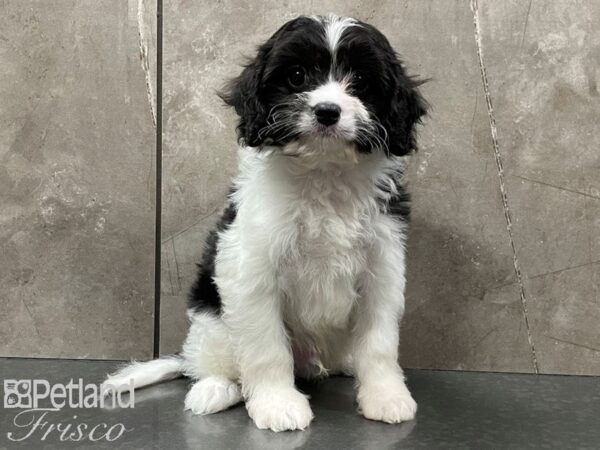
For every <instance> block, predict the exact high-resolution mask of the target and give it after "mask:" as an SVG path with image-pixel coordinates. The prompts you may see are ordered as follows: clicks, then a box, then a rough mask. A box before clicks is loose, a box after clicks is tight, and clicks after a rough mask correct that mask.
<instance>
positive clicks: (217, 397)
mask: <svg viewBox="0 0 600 450" xmlns="http://www.w3.org/2000/svg"><path fill="white" fill-rule="evenodd" d="M241 400H242V394H241V392H240V388H239V386H238V385H237V384H236V383H234V382H233V381H231V380H229V379H227V378H224V377H208V378H204V379H202V380H200V381H198V382H197V383H196V384H194V385H193V386H192V388H191V389H190V391H189V392H188V393H187V395H186V397H185V408H184V409H185V410H188V409H189V410H190V411H191V412H192V413H194V414H200V415H204V414H214V413H216V412H219V411H223V410H225V409H227V408H229V407H231V406H233V405H235V404H236V403H239V402H240V401H241Z"/></svg>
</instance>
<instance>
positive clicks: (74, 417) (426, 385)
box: [0, 359, 600, 450]
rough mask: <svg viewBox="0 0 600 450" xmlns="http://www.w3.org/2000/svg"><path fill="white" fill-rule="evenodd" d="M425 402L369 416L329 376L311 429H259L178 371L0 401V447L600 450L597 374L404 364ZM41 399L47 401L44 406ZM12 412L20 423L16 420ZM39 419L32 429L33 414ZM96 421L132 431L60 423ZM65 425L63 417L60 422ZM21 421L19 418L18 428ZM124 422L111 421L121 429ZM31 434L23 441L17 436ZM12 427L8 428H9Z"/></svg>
mask: <svg viewBox="0 0 600 450" xmlns="http://www.w3.org/2000/svg"><path fill="white" fill-rule="evenodd" d="M117 364H118V363H115V362H109V361H73V360H60V361H59V360H30V359H0V369H1V373H2V375H3V378H4V379H5V380H6V379H45V380H48V381H49V382H50V383H51V384H52V383H65V384H66V383H68V382H69V380H70V379H71V378H73V379H75V380H77V379H78V378H82V379H83V382H84V383H85V384H87V383H97V382H99V381H100V380H101V379H102V377H103V374H105V373H106V372H108V371H110V370H112V369H113V368H114V367H115V366H116V365H117ZM406 372H407V377H408V384H409V385H410V388H411V391H412V392H413V395H414V396H415V398H416V400H417V402H418V403H419V412H418V415H417V419H416V420H415V421H411V422H407V423H404V424H401V425H386V424H380V423H376V422H370V421H368V420H365V419H363V418H362V417H361V416H359V415H358V414H357V413H356V405H355V403H354V393H353V388H352V383H353V382H352V380H351V379H349V378H332V379H329V380H326V381H323V382H320V383H316V384H302V385H301V389H302V390H304V391H305V392H307V393H309V394H310V395H311V404H312V407H313V410H314V413H315V420H314V422H313V424H312V426H311V427H310V429H308V430H307V431H304V432H288V433H279V434H275V433H272V432H269V431H262V430H258V429H257V428H255V427H254V425H253V424H252V422H251V421H250V419H249V418H248V416H247V414H246V410H245V409H244V408H243V407H242V406H238V407H235V408H233V409H231V410H229V411H227V412H223V413H220V414H216V415H213V416H205V417H200V416H193V415H192V414H190V413H189V412H184V411H183V399H184V396H185V393H186V391H187V386H188V381H187V380H185V379H178V380H175V381H171V382H168V383H164V384H161V385H158V386H154V387H150V388H147V389H143V390H140V391H138V392H137V393H136V394H135V407H134V408H132V409H97V408H96V409H93V408H90V409H69V408H63V409H61V410H59V411H49V412H48V413H47V414H46V415H45V416H44V418H43V419H42V420H39V418H40V415H41V413H42V412H43V411H42V412H40V413H38V414H37V416H36V419H34V420H32V417H33V416H32V415H31V413H29V414H30V415H29V416H21V417H20V418H17V419H15V416H16V414H17V413H19V412H20V411H23V410H22V409H9V408H6V407H5V408H3V409H2V411H1V413H0V415H1V420H0V423H1V424H2V428H1V430H2V431H1V433H0V448H1V449H4V448H6V449H11V448H40V447H41V446H43V448H89V447H92V448H127V449H138V448H139V449H142V448H143V449H154V448H156V449H164V448H176V449H182V448H200V449H235V448H245V449H254V448H257V449H262V450H265V449H273V450H275V449H277V450H279V449H295V448H311V449H312V448H323V449H338V448H339V449H377V450H384V449H392V448H402V449H412V448H432V449H433V448H435V449H438V448H451V449H459V448H461V449H462V448H472V449H521V448H536V449H540V448H541V449H550V448H557V449H558V448H560V449H597V448H599V447H600V429H599V428H598V426H597V425H598V417H600V378H592V377H576V376H570V377H566V376H534V375H516V374H499V373H474V372H449V371H428V370H407V371H406ZM40 406H48V405H44V404H41V405H40ZM15 420H16V424H15ZM36 420H39V425H38V427H37V428H36V430H35V431H34V432H31V430H32V428H33V425H34V424H35V421H36ZM69 423H71V424H73V425H72V430H74V429H75V427H76V426H77V424H86V425H87V427H88V431H89V430H91V429H92V428H93V427H94V426H98V428H97V432H96V434H95V435H94V437H98V436H101V435H102V434H103V433H104V432H105V431H106V429H105V430H103V429H102V427H103V426H104V425H103V424H106V428H107V429H108V428H109V427H111V426H116V424H122V425H123V426H124V427H125V428H126V429H127V430H128V431H126V432H124V433H123V435H122V436H121V437H120V438H118V439H116V440H115V441H113V442H107V441H106V440H104V439H101V440H99V441H98V442H95V443H91V442H90V441H89V440H87V441H86V440H82V441H80V442H78V443H74V442H66V443H65V442H60V437H59V436H60V432H59V431H56V429H55V430H52V431H50V432H49V433H48V435H47V437H46V438H45V440H43V441H42V438H43V435H44V433H45V432H46V431H47V429H48V428H49V427H50V426H51V424H54V425H55V426H56V425H58V428H59V430H63V429H64V427H66V426H67V424H69ZM59 424H62V425H59ZM18 425H21V426H20V427H19V426H18ZM118 431H119V429H118V428H114V434H113V435H111V436H116V435H117V434H118ZM30 432H31V435H30V436H29V437H28V438H26V439H24V440H22V441H21V442H18V443H16V442H12V441H11V440H9V437H8V435H10V436H11V437H12V438H13V439H20V438H22V437H23V436H25V435H27V434H28V433H30ZM11 433H12V434H11Z"/></svg>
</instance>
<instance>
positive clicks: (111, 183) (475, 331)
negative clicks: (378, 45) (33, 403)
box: [0, 0, 600, 375]
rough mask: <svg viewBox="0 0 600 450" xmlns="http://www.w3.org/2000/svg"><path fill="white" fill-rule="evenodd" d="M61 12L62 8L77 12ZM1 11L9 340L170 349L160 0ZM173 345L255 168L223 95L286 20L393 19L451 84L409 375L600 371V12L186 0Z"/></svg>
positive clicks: (176, 107)
mask: <svg viewBox="0 0 600 450" xmlns="http://www.w3.org/2000/svg"><path fill="white" fill-rule="evenodd" d="M56 5H60V7H57V6H56ZM56 5H54V6H50V4H49V2H42V1H38V2H35V1H26V2H24V1H22V0H18V1H17V0H9V1H0V8H1V9H2V10H3V11H7V12H8V14H2V16H1V17H0V22H1V25H2V26H1V27H0V30H1V31H0V55H1V56H2V61H3V62H4V61H6V62H4V64H3V65H2V67H0V81H1V83H0V93H1V95H0V98H2V103H0V121H1V127H0V158H1V160H2V163H1V165H0V201H1V202H2V211H0V251H1V253H0V254H2V259H1V260H0V280H1V281H0V302H2V309H1V310H0V314H2V319H3V320H2V321H1V322H0V339H1V340H0V342H1V344H0V350H1V352H2V354H4V355H17V356H26V355H33V356H63V357H101V358H127V357H145V356H150V354H151V352H152V336H153V329H152V326H153V324H152V315H153V308H154V298H153V289H154V284H153V264H154V240H153V238H154V234H153V233H154V214H155V212H156V210H155V205H154V192H155V191H154V182H155V175H156V170H155V167H154V158H155V153H154V152H155V139H154V133H155V130H154V123H153V116H155V114H156V108H155V107H154V106H153V105H154V104H155V101H154V99H153V93H154V92H156V86H155V75H154V74H155V70H154V67H155V61H154V60H153V56H154V47H155V42H156V38H157V37H156V34H155V26H154V22H153V12H154V11H155V8H156V3H155V2H154V1H150V0H142V1H139V2H138V1H135V0H130V1H129V2H124V1H107V0H103V1H98V2H94V3H93V5H94V6H93V8H90V7H89V4H88V2H86V1H83V0H81V1H69V2H67V1H64V2H57V3H56ZM163 12H164V19H163V30H164V31H163V35H162V42H163V66H162V72H163V85H162V88H163V99H162V101H163V108H162V114H163V136H162V140H163V146H162V173H161V175H162V204H161V205H160V207H161V216H162V237H161V242H160V250H161V267H162V271H161V310H160V317H161V330H160V331H161V342H160V351H161V353H169V352H172V351H176V350H178V348H179V346H180V344H181V340H182V338H183V336H184V335H185V332H186V321H185V317H184V307H185V297H186V294H187V290H188V289H189V286H190V284H191V282H192V280H193V277H194V274H195V263H196V262H198V260H199V255H200V253H201V251H202V242H203V239H204V237H205V236H206V234H207V233H208V231H209V230H210V229H211V227H212V226H213V225H214V223H215V221H216V219H217V217H218V214H219V212H220V210H221V208H222V206H223V203H224V200H225V195H226V193H227V191H228V188H229V183H230V180H231V177H232V175H233V174H234V173H235V170H236V144H235V133H234V123H235V117H234V116H233V114H232V112H231V111H229V110H228V109H226V108H225V107H223V106H222V104H221V102H220V100H219V99H218V97H217V96H216V95H215V91H216V90H217V89H218V88H219V87H220V86H221V85H222V84H223V82H224V81H225V80H226V79H227V78H229V77H231V76H233V75H235V74H236V73H238V71H239V65H240V64H241V63H242V62H243V55H249V54H252V52H253V51H254V48H255V46H256V45H257V44H259V43H260V42H261V41H263V40H264V39H265V38H267V37H268V36H269V35H270V34H271V33H272V32H273V31H274V30H275V29H276V28H277V27H278V26H280V25H281V24H282V23H283V22H284V21H285V20H287V19H290V18H293V17H295V16H296V15H298V14H325V13H328V12H335V13H337V14H340V15H350V16H353V17H357V18H359V19H361V20H365V21H368V22H371V23H373V24H374V25H376V26H377V27H379V28H380V29H381V30H382V31H383V32H384V33H385V34H386V35H387V36H388V38H389V39H390V41H391V42H392V44H393V46H394V47H395V48H396V49H397V50H398V52H399V53H400V54H401V55H402V57H403V59H404V60H405V61H406V64H407V66H408V69H409V71H410V72H411V73H413V74H418V75H420V76H422V77H424V78H430V79H431V80H430V81H429V82H428V83H427V84H425V85H424V86H423V88H422V91H423V94H424V95H425V97H426V98H427V99H428V100H429V102H430V103H431V104H432V110H431V113H430V115H429V117H428V118H427V120H426V121H425V124H424V126H422V127H421V130H420V151H419V152H418V153H417V154H416V155H414V156H412V157H411V158H410V161H409V165H410V173H409V181H410V190H411V192H412V194H413V198H414V206H413V208H414V209H413V210H414V215H413V223H412V230H411V236H410V242H409V248H408V254H409V269H408V288H407V314H406V316H405V318H404V321H403V326H402V342H401V359H402V362H403V364H404V365H405V366H407V367H422V368H448V369H465V370H493V371H517V372H536V371H538V372H540V373H573V374H595V375H598V374H600V331H599V328H598V323H600V306H599V305H600V294H599V292H600V288H599V285H600V152H599V151H598V148H597V147H598V144H597V142H598V139H597V136H598V134H599V131H600V130H599V127H598V118H599V117H600V103H599V96H598V86H597V81H598V77H599V76H600V74H599V70H598V67H600V31H599V30H600V26H599V25H600V23H599V22H600V7H599V5H597V4H596V3H594V2H583V1H576V0H571V1H570V0H561V1H552V2H551V1H539V2H538V1H535V2H532V1H528V0H522V1H518V0H510V1H502V2H499V1H492V0H478V1H468V0H421V1H417V0H405V1H391V0H390V1H388V0H386V1H370V0H369V1H365V0H363V1H355V0H345V1H338V0H325V1H321V2H308V3H307V2H305V1H298V0H290V1H286V2H283V3H282V2H280V1H274V0H266V1H254V0H252V1H250V0H247V1H239V0H238V1H233V0H223V1H220V2H211V1H204V0H198V1H194V2H185V1H181V0H178V1H176V0H164V4H163Z"/></svg>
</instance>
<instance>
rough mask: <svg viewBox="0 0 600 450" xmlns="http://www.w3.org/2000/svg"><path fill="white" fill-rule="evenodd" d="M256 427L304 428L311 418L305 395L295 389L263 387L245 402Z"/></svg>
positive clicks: (280, 429)
mask: <svg viewBox="0 0 600 450" xmlns="http://www.w3.org/2000/svg"><path fill="white" fill-rule="evenodd" d="M246 407H247V408H248V414H249V415H250V417H251V418H252V420H254V423H255V424H256V426H257V427H258V428H262V429H269V430H272V431H286V430H304V429H305V428H306V427H307V426H308V425H309V424H310V422H311V420H312V419H313V413H312V410H311V409H310V405H309V404H308V399H307V398H306V396H304V395H303V394H301V393H300V392H298V391H297V390H296V389H293V388H289V389H265V390H262V389H261V391H260V392H256V393H254V394H253V395H252V397H251V398H250V399H249V400H248V401H247V402H246Z"/></svg>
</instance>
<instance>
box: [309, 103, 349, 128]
mask: <svg viewBox="0 0 600 450" xmlns="http://www.w3.org/2000/svg"><path fill="white" fill-rule="evenodd" d="M313 110H314V112H315V116H316V117H317V121H318V122H319V123H322V124H323V125H327V126H329V125H333V124H335V123H337V122H338V120H340V113H341V112H342V108H340V107H339V106H338V105H336V104H335V103H328V102H322V103H317V105H316V106H315V107H314V108H313Z"/></svg>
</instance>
